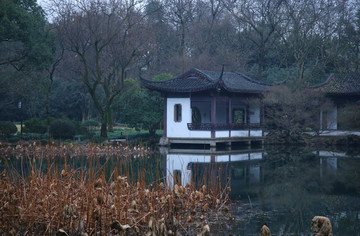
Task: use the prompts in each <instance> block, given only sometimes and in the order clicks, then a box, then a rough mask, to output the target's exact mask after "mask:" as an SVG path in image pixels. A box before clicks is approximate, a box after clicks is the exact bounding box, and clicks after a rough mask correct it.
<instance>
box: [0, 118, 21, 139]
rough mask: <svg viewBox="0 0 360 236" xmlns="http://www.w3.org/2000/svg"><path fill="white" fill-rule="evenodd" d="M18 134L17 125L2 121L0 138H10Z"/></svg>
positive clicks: (0, 122)
mask: <svg viewBox="0 0 360 236" xmlns="http://www.w3.org/2000/svg"><path fill="white" fill-rule="evenodd" d="M16 132H17V128H16V125H15V124H14V123H12V122H10V121H0V136H3V137H9V136H10V135H12V134H15V133H16Z"/></svg>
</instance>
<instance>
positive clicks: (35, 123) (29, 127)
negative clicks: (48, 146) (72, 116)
mask: <svg viewBox="0 0 360 236" xmlns="http://www.w3.org/2000/svg"><path fill="white" fill-rule="evenodd" d="M46 130H47V128H46V121H45V120H39V119H38V118H31V119H30V120H26V121H25V122H24V130H23V131H24V132H25V133H38V134H43V133H45V132H46Z"/></svg>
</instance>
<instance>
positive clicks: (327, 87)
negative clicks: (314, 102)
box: [314, 74, 360, 95]
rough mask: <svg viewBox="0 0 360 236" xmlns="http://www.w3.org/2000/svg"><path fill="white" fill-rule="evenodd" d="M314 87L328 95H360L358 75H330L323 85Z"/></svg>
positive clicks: (359, 75)
mask: <svg viewBox="0 0 360 236" xmlns="http://www.w3.org/2000/svg"><path fill="white" fill-rule="evenodd" d="M314 87H315V88H318V89H319V90H320V91H321V92H324V93H327V94H330V95H331V94H333V95H355V94H360V74H342V75H341V74H339V75H331V76H330V77H329V78H328V79H327V80H326V81H325V82H324V83H321V84H318V85H315V86H314Z"/></svg>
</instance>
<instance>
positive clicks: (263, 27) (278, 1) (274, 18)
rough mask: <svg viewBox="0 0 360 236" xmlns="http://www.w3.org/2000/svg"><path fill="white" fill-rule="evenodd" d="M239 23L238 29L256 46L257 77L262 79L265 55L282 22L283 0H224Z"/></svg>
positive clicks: (274, 39) (274, 40)
mask: <svg viewBox="0 0 360 236" xmlns="http://www.w3.org/2000/svg"><path fill="white" fill-rule="evenodd" d="M224 2H225V6H226V8H227V9H228V10H229V11H230V13H231V14H232V16H233V17H234V19H235V20H236V21H237V23H238V25H239V31H241V33H242V34H243V35H244V36H245V37H246V38H247V40H250V41H251V42H252V43H253V44H254V45H255V47H256V50H255V52H254V53H255V55H256V61H257V64H258V71H257V77H258V78H257V79H258V80H262V73H263V69H264V66H265V56H266V54H267V52H268V50H269V48H270V47H272V46H273V44H274V43H275V42H276V38H277V37H275V36H277V33H279V32H280V30H278V28H279V27H280V26H281V25H282V24H284V18H283V12H282V11H283V9H284V8H283V5H284V0H265V1H263V0H255V1H254V0H243V1H237V0H235V1H231V0H224Z"/></svg>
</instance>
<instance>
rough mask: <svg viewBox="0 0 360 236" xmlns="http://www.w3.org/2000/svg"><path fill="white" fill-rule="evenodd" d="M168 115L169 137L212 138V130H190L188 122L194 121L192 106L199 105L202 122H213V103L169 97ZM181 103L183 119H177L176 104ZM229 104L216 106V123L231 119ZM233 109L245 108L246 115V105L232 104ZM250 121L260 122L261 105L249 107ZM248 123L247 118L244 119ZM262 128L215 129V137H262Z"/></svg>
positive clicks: (251, 122) (167, 133)
mask: <svg viewBox="0 0 360 236" xmlns="http://www.w3.org/2000/svg"><path fill="white" fill-rule="evenodd" d="M166 104H167V107H166V112H167V114H166V117H167V121H166V122H167V124H166V125H167V132H166V136H167V138H211V131H209V130H203V131H201V130H189V129H188V123H192V110H191V106H195V107H197V109H198V110H199V113H200V115H201V123H211V103H210V102H199V101H197V102H193V103H191V98H190V97H188V98H167V103H166ZM176 105H181V120H179V121H175V120H176V119H175V117H174V116H175V106H176ZM226 105H227V104H226V103H224V104H221V103H218V104H217V107H216V114H215V116H216V118H215V119H216V123H217V124H226V123H227V122H228V120H229V117H228V116H229V111H228V110H227V109H228V107H227V106H226ZM231 109H243V110H244V112H245V113H244V116H245V117H246V115H247V114H246V112H247V110H246V106H245V105H236V104H235V105H232V107H231ZM249 113H250V114H249V122H250V124H258V123H260V107H258V106H250V107H249ZM244 123H246V119H245V120H244ZM261 136H263V132H262V130H231V131H229V130H219V131H215V138H229V137H261Z"/></svg>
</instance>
